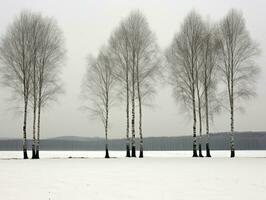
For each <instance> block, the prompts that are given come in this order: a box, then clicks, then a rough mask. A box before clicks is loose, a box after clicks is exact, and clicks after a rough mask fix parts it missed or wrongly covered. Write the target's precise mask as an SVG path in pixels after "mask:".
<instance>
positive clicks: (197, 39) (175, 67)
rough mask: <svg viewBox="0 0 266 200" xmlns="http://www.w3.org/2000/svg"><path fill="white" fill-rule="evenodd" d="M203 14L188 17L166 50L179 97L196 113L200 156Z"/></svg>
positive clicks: (171, 79)
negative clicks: (199, 79) (198, 113)
mask: <svg viewBox="0 0 266 200" xmlns="http://www.w3.org/2000/svg"><path fill="white" fill-rule="evenodd" d="M202 23H203V22H202V19H201V16H199V15H198V14H197V13H196V12H195V11H192V12H190V13H189V15H188V16H187V17H186V18H185V20H184V22H183V24H182V26H181V30H180V32H179V33H177V34H176V35H175V37H174V40H173V42H172V44H171V45H170V47H169V48H168V49H167V51H166V59H167V62H168V65H169V72H170V73H169V74H170V77H169V79H170V84H172V85H173V87H174V95H175V98H176V99H177V100H180V99H181V100H182V101H183V103H184V104H185V106H186V108H188V109H189V110H191V111H192V116H193V157H197V156H198V154H197V138H196V122H197V116H196V81H197V79H196V72H197V67H198V64H199V56H200V51H201V44H202V32H203V25H202Z"/></svg>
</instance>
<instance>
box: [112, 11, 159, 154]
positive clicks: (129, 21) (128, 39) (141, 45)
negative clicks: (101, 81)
mask: <svg viewBox="0 0 266 200" xmlns="http://www.w3.org/2000/svg"><path fill="white" fill-rule="evenodd" d="M110 46H111V50H112V51H114V55H115V58H116V60H118V63H119V64H118V65H117V66H119V73H118V74H120V75H119V77H120V79H122V80H123V82H125V84H126V92H127V93H126V99H127V138H128V127H129V120H128V119H129V117H128V108H129V95H131V108H132V119H131V128H132V141H131V142H132V144H131V146H132V157H136V144H135V105H136V103H135V99H136V100H137V105H138V108H139V109H138V111H139V112H138V114H139V135H140V155H139V157H141V158H142V157H143V130H142V116H143V111H142V104H143V99H142V98H143V96H144V94H145V96H148V94H152V93H153V92H154V91H155V90H154V88H153V87H152V84H153V83H152V80H155V76H156V74H157V72H158V68H159V67H158V66H159V65H158V63H159V59H158V47H157V44H156V40H155V36H154V33H153V32H152V31H151V30H150V28H149V24H148V22H147V20H146V19H145V17H144V16H143V14H142V13H141V12H140V11H133V12H131V14H130V15H129V16H128V17H127V18H126V19H125V20H124V21H122V23H121V25H120V27H119V28H118V29H117V30H116V31H115V32H114V34H113V35H112V37H111V40H110ZM129 75H130V76H129ZM129 86H130V87H129ZM147 89H149V90H147ZM127 141H128V140H127ZM127 146H129V145H128V143H127ZM127 155H128V153H127Z"/></svg>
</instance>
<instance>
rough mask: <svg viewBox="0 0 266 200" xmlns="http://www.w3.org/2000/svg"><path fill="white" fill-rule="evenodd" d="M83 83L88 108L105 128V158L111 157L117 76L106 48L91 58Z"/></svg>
mask: <svg viewBox="0 0 266 200" xmlns="http://www.w3.org/2000/svg"><path fill="white" fill-rule="evenodd" d="M88 66H89V67H88V71H87V74H86V77H85V81H84V84H83V86H84V87H83V95H84V97H85V98H86V99H87V100H89V102H90V106H88V107H87V108H88V109H89V111H90V112H91V115H92V116H93V117H98V118H99V119H100V120H101V121H102V123H103V125H104V129H105V158H109V148H108V130H109V112H110V108H111V106H112V105H113V100H114V99H115V96H114V87H115V82H116V78H115V76H114V70H113V68H112V66H113V64H112V59H110V54H109V52H108V51H107V50H106V49H102V50H101V51H100V53H99V55H98V57H97V58H96V59H94V58H90V59H89V65H88Z"/></svg>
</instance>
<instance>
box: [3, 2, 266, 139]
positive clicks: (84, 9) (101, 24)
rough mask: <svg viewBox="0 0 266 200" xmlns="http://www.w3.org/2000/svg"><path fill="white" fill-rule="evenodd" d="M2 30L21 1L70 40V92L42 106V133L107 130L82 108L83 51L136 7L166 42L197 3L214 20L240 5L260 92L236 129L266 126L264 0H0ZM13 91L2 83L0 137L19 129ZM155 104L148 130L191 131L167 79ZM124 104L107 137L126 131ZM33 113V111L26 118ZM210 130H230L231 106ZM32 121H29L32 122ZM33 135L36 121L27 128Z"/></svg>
mask: <svg viewBox="0 0 266 200" xmlns="http://www.w3.org/2000/svg"><path fill="white" fill-rule="evenodd" d="M0 5H1V7H0V35H1V36H2V35H3V34H4V33H5V31H6V28H7V26H8V24H10V23H11V22H12V20H13V19H14V17H15V16H16V15H18V14H19V13H20V11H21V10H23V9H28V10H31V11H37V12H41V13H42V14H43V15H45V16H52V17H54V18H55V19H56V20H57V22H58V25H59V26H60V28H61V29H62V31H63V33H64V36H65V41H66V48H67V59H66V61H65V64H64V66H63V68H62V79H63V82H64V85H65V91H66V93H65V94H64V95H62V96H60V98H59V100H58V103H55V104H53V105H52V106H51V107H50V108H48V109H46V110H44V113H43V117H42V133H41V134H42V137H43V138H47V137H56V136H62V135H76V136H100V137H102V136H103V127H102V124H101V123H100V122H99V121H95V120H94V121H92V120H91V119H90V118H89V117H88V115H87V114H86V113H84V112H82V111H80V109H79V108H80V106H81V105H82V102H81V101H80V98H79V95H80V87H81V82H82V78H83V76H84V73H85V71H86V57H87V55H88V54H93V55H96V54H97V52H98V50H99V48H100V47H101V46H102V45H103V44H105V43H106V42H107V40H108V38H109V36H110V34H111V32H112V30H114V28H116V27H117V26H118V24H119V23H120V21H121V19H123V18H125V17H126V16H127V15H128V14H129V13H130V11H131V10H133V9H139V10H141V11H142V12H143V13H144V15H145V16H146V17H147V19H148V22H149V24H150V27H151V29H152V30H153V31H154V32H155V33H156V35H157V40H158V44H159V45H160V47H161V48H162V50H164V49H165V48H166V47H167V46H168V45H169V44H170V42H171V40H172V39H173V36H174V34H175V32H176V31H178V30H179V28H180V24H181V23H182V21H183V19H184V17H185V16H186V15H187V14H188V12H189V11H190V10H192V9H195V10H196V11H197V12H199V13H200V14H201V15H202V16H203V17H205V18H209V19H211V20H212V21H217V20H219V19H221V18H222V17H223V16H225V15H226V13H227V11H228V10H229V9H230V8H236V9H239V10H242V12H243V14H244V17H245V19H246V24H247V28H248V30H249V31H250V33H251V36H252V38H253V39H255V40H256V41H257V42H258V43H259V44H260V48H261V50H262V53H261V55H260V57H259V58H258V60H257V63H258V65H259V66H260V68H261V75H260V77H259V79H258V84H257V93H258V95H257V97H256V98H255V99H252V100H250V101H249V102H247V103H246V104H245V112H244V113H237V114H236V120H235V122H236V125H235V127H236V130H237V131H262V130H264V131H265V130H266V121H265V119H266V114H265V113H266V90H265V86H266V80H265V78H266V70H265V66H264V65H265V63H266V58H265V50H266V37H265V36H266V26H265V20H266V12H265V8H266V1H263V0H261V1H260V0H253V1H248V0H219V1H218V0H216V1H213V0H198V1H192V0H190V1H189V0H186V1H178V0H161V1H159V0H150V1H148V0H134V1H133V0H101V1H99V0H98V1H97V0H75V1H73V0H72V1H70V0H69V1H67V0H56V1H55V0H45V1H44V0H43V1H41V0H8V1H6V0H0ZM9 97H10V93H9V92H8V90H7V89H4V88H2V87H1V88H0V137H21V136H22V113H19V112H17V111H15V110H14V109H11V108H12V107H13V106H14V105H12V106H10V103H9V102H8V101H7V99H8V98H9ZM153 104H154V108H152V109H151V108H145V109H144V119H143V120H144V122H143V126H144V127H143V129H144V136H176V135H188V134H191V132H192V126H191V123H192V122H191V121H190V120H189V117H188V116H187V115H186V114H184V112H183V111H182V109H180V105H178V104H176V103H175V101H174V99H173V97H172V89H171V87H169V86H164V87H161V88H158V91H157V96H155V98H154V101H153ZM124 110H125V108H124V107H123V106H120V107H116V108H114V109H113V110H112V111H111V115H112V116H111V130H110V137H112V138H117V137H124V136H125V125H126V121H125V111H124ZM29 120H31V118H29ZM214 120H215V121H214V123H213V124H212V126H211V131H212V132H219V131H228V130H229V127H230V124H229V123H230V121H229V113H228V112H227V111H225V110H223V111H222V113H221V114H219V115H218V116H216V117H215V119H214ZM29 126H31V125H30V123H29ZM28 137H31V127H29V129H28Z"/></svg>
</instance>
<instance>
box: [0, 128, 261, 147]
mask: <svg viewBox="0 0 266 200" xmlns="http://www.w3.org/2000/svg"><path fill="white" fill-rule="evenodd" d="M229 139H230V138H229V133H216V134H211V137H210V144H211V147H212V149H213V150H228V149H230V146H229V144H230V143H229ZM235 139H236V148H237V149H238V150H266V132H238V133H236V134H235ZM125 140H126V139H111V140H110V150H121V151H123V150H124V149H125ZM203 141H204V140H203ZM31 142H32V141H29V143H28V149H29V150H30V149H31ZM136 142H137V143H139V140H137V141H136ZM191 145H192V136H179V137H147V138H145V139H144V149H145V150H153V151H155V150H161V151H168V150H191ZM104 146H105V140H104V138H89V137H88V138H86V137H59V138H51V139H44V140H42V144H41V150H51V151H52V150H55V151H59V150H62V151H85V150H91V151H93V150H102V149H103V147H104ZM137 146H138V145H137ZM203 147H205V146H203ZM21 149H22V141H21V140H20V139H0V150H1V151H19V150H21Z"/></svg>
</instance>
